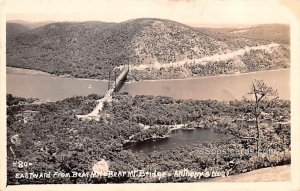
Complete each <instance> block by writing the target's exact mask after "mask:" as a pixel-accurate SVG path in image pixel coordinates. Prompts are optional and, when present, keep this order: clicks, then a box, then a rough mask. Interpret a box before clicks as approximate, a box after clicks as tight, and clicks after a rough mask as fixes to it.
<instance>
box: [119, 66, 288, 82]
mask: <svg viewBox="0 0 300 191" xmlns="http://www.w3.org/2000/svg"><path fill="white" fill-rule="evenodd" d="M290 69H291V68H290V67H289V68H281V69H274V70H261V71H254V72H246V73H234V74H222V75H214V76H201V77H199V76H197V77H188V78H177V79H176V78H175V79H172V78H170V79H157V80H139V81H129V82H125V83H127V84H131V83H138V82H153V81H180V80H199V79H207V78H222V77H232V76H242V75H251V74H257V73H264V72H281V71H286V70H290Z"/></svg>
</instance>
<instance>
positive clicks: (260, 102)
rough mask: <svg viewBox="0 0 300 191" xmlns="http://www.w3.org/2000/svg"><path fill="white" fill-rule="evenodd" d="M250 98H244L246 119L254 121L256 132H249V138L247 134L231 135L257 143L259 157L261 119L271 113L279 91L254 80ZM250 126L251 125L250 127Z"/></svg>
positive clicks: (234, 133) (236, 133) (237, 133)
mask: <svg viewBox="0 0 300 191" xmlns="http://www.w3.org/2000/svg"><path fill="white" fill-rule="evenodd" d="M248 95H249V96H248V97H244V101H245V103H246V107H247V110H246V113H245V119H247V120H248V121H250V120H253V121H254V126H255V132H248V133H246V134H248V136H247V135H246V136H245V132H243V131H239V132H234V131H232V130H230V131H231V133H232V134H233V135H235V136H237V137H239V138H241V139H252V140H255V142H256V152H257V156H258V155H259V147H260V142H261V141H260V140H261V136H262V134H261V130H260V128H261V118H262V115H263V114H267V113H268V112H270V110H271V108H272V107H274V105H275V104H276V103H277V101H278V93H277V90H274V89H273V88H272V87H268V86H267V85H266V84H265V83H264V82H263V81H262V80H254V81H253V82H252V84H251V87H250V92H249V93H248ZM248 126H249V125H248ZM249 134H250V136H249Z"/></svg>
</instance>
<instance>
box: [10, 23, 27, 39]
mask: <svg viewBox="0 0 300 191" xmlns="http://www.w3.org/2000/svg"><path fill="white" fill-rule="evenodd" d="M29 30H30V29H29V28H27V27H25V26H24V25H21V24H18V23H7V24H6V38H7V39H8V41H11V40H13V38H15V37H16V36H17V35H19V34H22V33H25V32H27V31H29Z"/></svg>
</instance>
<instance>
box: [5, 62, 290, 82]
mask: <svg viewBox="0 0 300 191" xmlns="http://www.w3.org/2000/svg"><path fill="white" fill-rule="evenodd" d="M7 69H9V70H15V71H17V72H14V71H7ZM290 69H291V68H290V67H288V68H281V69H273V70H261V71H254V72H246V73H233V74H222V75H212V76H196V77H187V78H175V79H172V78H170V79H151V80H138V81H132V80H131V81H128V82H125V84H132V83H139V82H155V81H180V80H181V81H182V80H199V79H208V78H222V77H231V76H242V75H251V74H257V73H264V72H280V71H286V70H290ZM20 70H23V71H24V72H21V71H20ZM26 72H28V73H26ZM31 72H32V73H31ZM6 74H13V75H29V76H45V77H53V78H55V77H59V78H63V79H76V80H87V81H99V82H108V80H100V79H93V78H76V77H72V76H63V75H60V76H58V75H55V74H50V73H47V72H43V71H39V70H32V69H25V68H17V67H11V66H6Z"/></svg>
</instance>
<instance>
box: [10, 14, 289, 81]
mask: <svg viewBox="0 0 300 191" xmlns="http://www.w3.org/2000/svg"><path fill="white" fill-rule="evenodd" d="M7 33H8V34H10V33H12V32H11V29H10V28H9V27H8V28H7ZM269 43H270V42H269V41H263V40H259V39H253V38H248V37H244V36H238V35H232V33H231V34H228V33H225V32H219V31H215V30H210V29H205V28H200V29H199V28H194V27H190V26H187V25H184V24H181V23H178V22H174V21H170V20H163V19H149V18H147V19H146V18H141V19H133V20H129V21H125V22H121V23H107V22H97V21H92V22H61V23H51V24H47V25H44V26H41V27H38V28H34V29H31V30H26V31H23V32H21V33H18V34H17V35H16V36H14V38H8V39H7V65H8V66H13V67H20V68H28V69H35V70H40V71H44V72H49V73H52V74H56V75H67V76H73V77H80V78H97V79H107V78H108V72H109V71H110V70H112V69H113V68H115V67H119V66H122V65H126V64H130V65H131V66H132V69H133V70H132V71H131V73H130V76H131V78H132V79H134V80H140V79H160V78H185V77H192V76H206V75H218V74H223V73H226V72H227V73H234V72H237V71H238V72H247V71H252V70H254V71H255V70H263V69H274V68H275V69H276V68H283V67H287V65H288V64H287V63H288V59H289V47H287V46H281V45H280V46H279V47H277V48H274V49H273V50H274V51H276V55H277V58H276V59H275V60H274V61H270V60H268V62H267V63H263V65H264V67H261V68H259V67H257V66H252V65H253V64H252V65H251V64H250V65H251V66H249V67H248V66H246V69H245V66H244V65H245V64H244V61H242V62H241V63H240V60H242V58H239V59H238V60H237V63H236V62H235V61H233V64H232V63H231V64H229V65H228V64H227V65H225V70H224V71H223V69H222V71H219V70H218V69H215V70H213V71H212V69H211V66H210V64H209V63H208V64H205V65H207V66H205V68H204V69H203V68H200V70H199V67H196V68H195V64H194V65H190V63H191V62H195V60H197V59H201V58H203V57H209V56H216V55H218V54H231V52H234V51H238V50H240V49H243V48H245V47H255V46H260V45H268V44H269ZM256 55H259V57H263V58H265V57H266V58H267V59H268V58H269V57H271V56H272V55H271V54H269V52H266V51H260V50H258V51H256V52H251V55H250V56H251V59H254V61H251V62H255V57H256ZM242 56H244V55H242ZM247 56H248V57H249V55H246V57H247ZM247 59H248V58H247ZM261 60H264V59H260V60H258V61H261ZM185 61H186V62H187V65H185V66H184V67H183V68H182V65H180V66H177V65H176V63H177V62H185ZM226 62H228V60H226ZM170 63H175V64H173V65H172V67H171V68H169V67H168V68H167V70H166V72H164V74H162V73H159V71H160V72H161V68H160V67H158V68H157V67H156V68H155V67H154V68H153V66H154V65H155V66H157V65H159V66H164V65H167V64H170ZM196 65H197V64H196ZM201 65H202V67H203V66H204V65H203V64H201ZM218 65H221V67H223V66H224V64H223V63H213V67H217V68H219V66H218ZM236 65H238V67H236ZM265 65H266V66H265ZM140 66H143V67H142V68H141V67H140ZM145 66H146V67H145ZM240 66H241V67H240ZM136 67H137V68H136ZM179 67H181V68H179ZM191 67H192V68H191ZM207 67H208V68H207ZM149 70H151V71H152V74H155V75H151V74H150V72H149ZM207 70H208V71H209V72H205V71H207Z"/></svg>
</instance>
